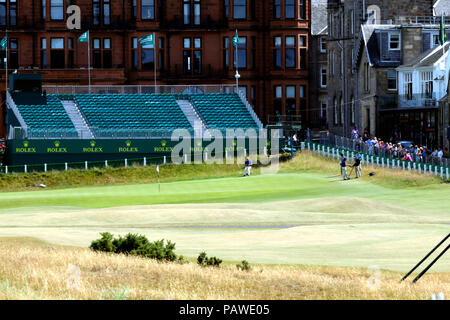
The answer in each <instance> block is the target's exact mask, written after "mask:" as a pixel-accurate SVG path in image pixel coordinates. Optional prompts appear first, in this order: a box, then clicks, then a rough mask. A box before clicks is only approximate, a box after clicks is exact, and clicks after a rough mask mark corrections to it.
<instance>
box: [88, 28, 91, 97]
mask: <svg viewBox="0 0 450 320" xmlns="http://www.w3.org/2000/svg"><path fill="white" fill-rule="evenodd" d="M88 78H89V94H91V32H90V31H89V30H88Z"/></svg>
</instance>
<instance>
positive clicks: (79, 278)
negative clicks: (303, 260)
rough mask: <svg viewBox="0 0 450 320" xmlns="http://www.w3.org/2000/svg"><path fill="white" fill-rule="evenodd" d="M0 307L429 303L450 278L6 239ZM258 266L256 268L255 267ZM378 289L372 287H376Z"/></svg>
mask: <svg viewBox="0 0 450 320" xmlns="http://www.w3.org/2000/svg"><path fill="white" fill-rule="evenodd" d="M0 260H1V261H2V263H1V264H0V299H83V300H86V299H100V300H110V299H112V300H125V299H137V300H140V299H187V300H191V299H195V300H197V299H212V300H214V299H226V300H228V299H238V300H241V299H254V300H262V299H264V300H266V299H268V300H278V299H296V300H301V299H383V300H384V299H429V297H430V295H431V294H432V293H439V292H443V293H444V294H445V296H449V295H450V274H449V273H441V274H429V275H425V276H424V278H422V279H421V280H420V281H419V282H418V283H417V284H415V285H412V284H411V283H410V282H409V281H406V282H403V283H400V281H399V280H400V278H401V276H402V274H400V273H396V272H388V271H383V270H381V271H380V273H379V274H377V273H376V272H373V271H370V270H368V269H364V268H343V267H315V266H267V265H251V266H252V270H251V271H249V272H244V271H239V270H238V269H237V268H236V267H235V266H234V265H229V264H228V265H224V266H223V267H221V268H203V267H200V266H198V265H196V264H195V263H189V264H184V265H180V264H174V263H158V262H155V261H153V260H149V259H144V258H138V257H132V256H124V255H109V254H100V253H95V252H93V251H91V250H89V249H81V248H75V247H60V246H50V245H48V244H46V243H44V242H39V241H36V240H34V239H30V238H28V239H23V238H0ZM250 263H251V261H250ZM370 284H371V285H370Z"/></svg>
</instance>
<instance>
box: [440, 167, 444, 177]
mask: <svg viewBox="0 0 450 320" xmlns="http://www.w3.org/2000/svg"><path fill="white" fill-rule="evenodd" d="M441 178H444V168H443V167H441Z"/></svg>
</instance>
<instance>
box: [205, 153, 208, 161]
mask: <svg viewBox="0 0 450 320" xmlns="http://www.w3.org/2000/svg"><path fill="white" fill-rule="evenodd" d="M207 161H208V152H205V162H207Z"/></svg>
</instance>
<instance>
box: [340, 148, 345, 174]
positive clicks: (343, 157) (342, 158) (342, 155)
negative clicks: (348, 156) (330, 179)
mask: <svg viewBox="0 0 450 320" xmlns="http://www.w3.org/2000/svg"><path fill="white" fill-rule="evenodd" d="M344 159H345V156H344V153H341V162H340V163H341V164H342V161H344ZM340 167H341V176H342V175H344V172H343V171H342V166H340Z"/></svg>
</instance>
